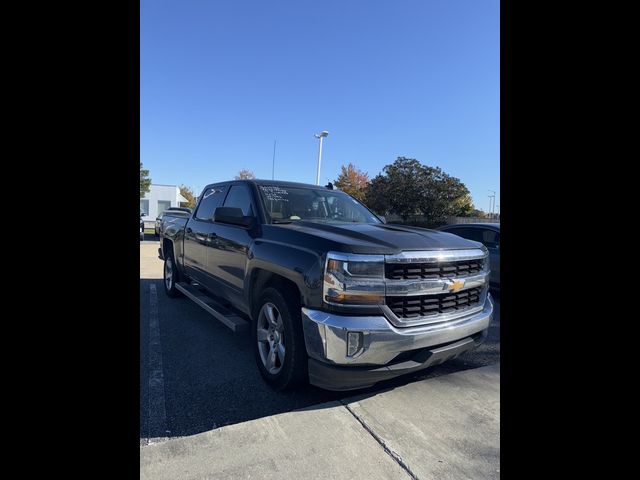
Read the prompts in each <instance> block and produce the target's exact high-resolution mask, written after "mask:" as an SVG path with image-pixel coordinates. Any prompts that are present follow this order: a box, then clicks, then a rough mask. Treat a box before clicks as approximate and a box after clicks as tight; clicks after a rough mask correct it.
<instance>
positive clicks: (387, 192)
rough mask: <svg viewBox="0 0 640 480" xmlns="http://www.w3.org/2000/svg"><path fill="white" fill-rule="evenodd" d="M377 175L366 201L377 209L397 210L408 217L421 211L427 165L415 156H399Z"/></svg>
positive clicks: (386, 213) (398, 213)
mask: <svg viewBox="0 0 640 480" xmlns="http://www.w3.org/2000/svg"><path fill="white" fill-rule="evenodd" d="M383 172H384V174H379V175H377V176H376V177H375V178H374V179H373V180H371V183H370V184H369V186H368V187H367V189H366V191H365V203H366V205H367V206H368V207H369V208H371V209H372V210H374V211H375V212H377V213H379V214H382V215H388V214H389V213H393V214H396V215H400V217H402V219H403V220H407V218H408V217H409V216H410V215H415V214H417V213H420V212H419V205H420V203H421V199H422V188H423V187H424V181H423V179H422V178H421V177H422V174H423V166H422V164H421V163H420V162H418V161H417V160H415V159H413V158H405V157H398V159H397V160H396V161H395V162H393V163H392V164H390V165H386V166H385V167H384V169H383Z"/></svg>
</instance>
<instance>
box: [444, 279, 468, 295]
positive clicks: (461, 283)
mask: <svg viewBox="0 0 640 480" xmlns="http://www.w3.org/2000/svg"><path fill="white" fill-rule="evenodd" d="M462 287H464V280H456V281H455V282H451V283H450V284H448V285H445V286H444V289H445V290H449V291H450V292H454V293H455V292H457V291H458V290H460V289H461V288H462Z"/></svg>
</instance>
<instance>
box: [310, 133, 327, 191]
mask: <svg viewBox="0 0 640 480" xmlns="http://www.w3.org/2000/svg"><path fill="white" fill-rule="evenodd" d="M327 135H329V132H327V131H326V130H323V131H322V132H320V133H314V134H313V136H314V137H316V138H319V139H320V147H319V148H318V172H317V173H316V185H320V162H321V161H322V139H323V138H324V137H326V136H327Z"/></svg>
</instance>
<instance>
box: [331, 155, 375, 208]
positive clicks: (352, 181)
mask: <svg viewBox="0 0 640 480" xmlns="http://www.w3.org/2000/svg"><path fill="white" fill-rule="evenodd" d="M334 183H335V186H336V187H338V188H339V189H340V190H342V191H343V192H346V193H348V194H349V195H351V196H352V197H353V198H356V199H358V200H360V201H361V202H362V201H363V200H364V197H365V190H366V188H367V185H369V175H368V174H367V173H366V172H363V171H361V170H359V169H357V168H356V167H355V166H354V165H353V164H352V163H349V165H347V166H346V167H345V166H344V165H343V166H342V171H341V172H340V175H339V176H338V179H337V180H336V181H335V182H334Z"/></svg>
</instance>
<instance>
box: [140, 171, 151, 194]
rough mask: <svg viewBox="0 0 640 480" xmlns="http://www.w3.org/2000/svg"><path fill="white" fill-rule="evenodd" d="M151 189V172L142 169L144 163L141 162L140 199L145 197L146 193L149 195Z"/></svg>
mask: <svg viewBox="0 0 640 480" xmlns="http://www.w3.org/2000/svg"><path fill="white" fill-rule="evenodd" d="M150 189H151V179H150V178H149V170H145V169H143V168H142V162H140V198H142V197H144V194H145V193H149V190H150Z"/></svg>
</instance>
